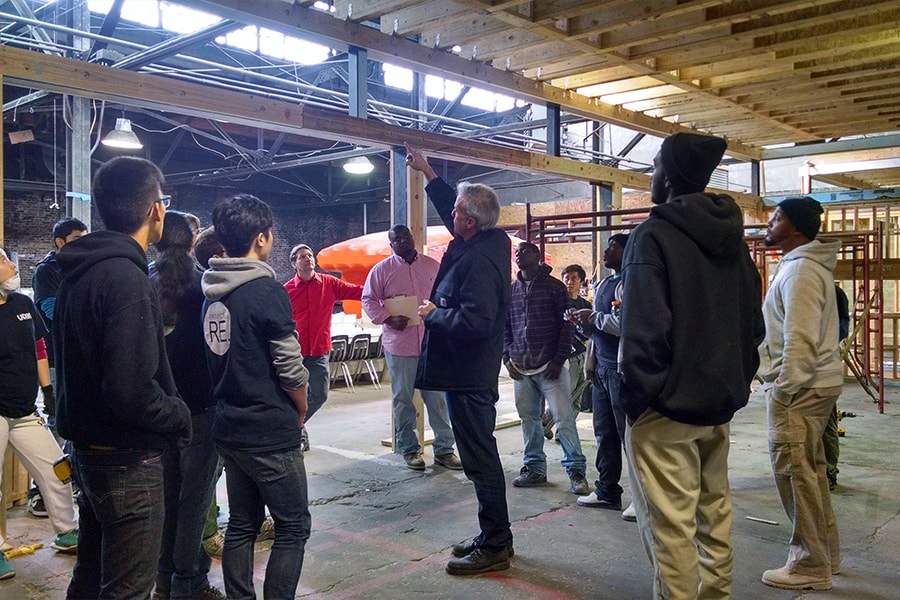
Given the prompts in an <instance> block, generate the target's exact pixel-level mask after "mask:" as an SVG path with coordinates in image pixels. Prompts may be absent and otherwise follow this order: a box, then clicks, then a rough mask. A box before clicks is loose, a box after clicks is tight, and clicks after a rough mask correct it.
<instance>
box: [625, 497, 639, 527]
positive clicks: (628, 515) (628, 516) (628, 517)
mask: <svg viewBox="0 0 900 600" xmlns="http://www.w3.org/2000/svg"><path fill="white" fill-rule="evenodd" d="M622 520H623V521H628V522H629V523H634V522H636V521H637V515H636V514H635V513H634V502H632V503H631V504H629V505H628V508H626V509H625V510H623V511H622Z"/></svg>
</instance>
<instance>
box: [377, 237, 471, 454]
mask: <svg viewBox="0 0 900 600" xmlns="http://www.w3.org/2000/svg"><path fill="white" fill-rule="evenodd" d="M388 239H389V240H390V242H391V250H392V252H393V254H392V255H391V256H389V257H388V258H386V259H384V260H383V261H381V262H379V263H378V264H376V265H375V266H374V267H372V270H371V271H370V272H369V276H368V277H367V278H366V285H365V287H363V293H362V305H363V309H365V311H366V314H368V315H369V318H370V319H372V322H373V323H375V324H376V325H381V343H382V345H383V347H384V358H385V361H386V362H387V367H388V372H389V373H390V376H391V394H392V396H393V410H394V430H395V436H394V437H395V439H396V444H397V446H396V450H397V451H398V452H399V453H400V454H402V455H403V459H404V460H405V461H406V466H407V467H409V468H410V469H412V470H414V471H423V470H425V461H424V459H423V458H422V447H421V446H420V445H419V438H418V436H417V435H416V408H415V406H414V405H413V390H414V388H415V380H416V366H417V364H418V362H419V351H420V350H421V348H422V337H423V336H424V334H425V328H424V327H423V325H422V321H421V319H420V318H419V315H418V313H417V310H418V307H419V305H420V304H422V303H423V302H425V301H427V300H428V297H429V295H430V294H431V288H432V286H433V285H434V279H435V277H436V276H437V272H438V268H439V266H440V265H439V264H438V262H437V261H436V260H434V259H433V258H429V257H428V256H425V255H424V254H420V253H419V252H417V251H416V247H415V242H414V240H413V236H412V232H410V230H409V228H408V227H407V226H406V225H394V226H393V227H392V228H391V229H390V231H388ZM420 393H421V394H422V399H423V400H424V402H425V407H426V408H427V409H428V420H429V422H430V424H431V429H432V430H433V431H434V462H435V464H438V465H441V466H443V467H446V468H448V469H453V470H460V469H462V463H460V462H459V459H458V458H457V457H456V455H455V454H454V453H453V443H454V439H453V430H452V429H451V428H450V417H449V415H448V414H447V402H446V400H445V399H444V394H442V393H441V392H436V391H427V390H420Z"/></svg>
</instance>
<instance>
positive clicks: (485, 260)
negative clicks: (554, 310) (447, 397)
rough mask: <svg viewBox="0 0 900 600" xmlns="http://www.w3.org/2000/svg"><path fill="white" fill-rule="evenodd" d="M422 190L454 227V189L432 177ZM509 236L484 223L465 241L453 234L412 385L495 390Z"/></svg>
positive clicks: (506, 294) (507, 293)
mask: <svg viewBox="0 0 900 600" xmlns="http://www.w3.org/2000/svg"><path fill="white" fill-rule="evenodd" d="M425 191H426V192H427V193H428V197H429V198H430V199H431V201H432V203H433V204H434V207H435V208H436V209H437V211H438V214H439V215H440V216H441V220H442V221H443V222H444V225H445V226H446V227H447V229H448V230H449V231H450V233H453V217H452V216H451V213H452V211H453V204H454V203H455V201H456V191H455V190H454V189H453V188H452V187H450V186H449V185H447V183H446V182H445V181H444V180H443V179H441V178H437V179H433V180H432V181H431V182H430V183H429V184H428V186H426V188H425ZM511 256H512V255H511V249H510V241H509V236H507V235H506V233H505V232H504V231H503V230H502V229H497V228H493V229H488V230H486V231H480V232H478V233H477V234H475V236H474V237H472V238H471V239H470V240H469V241H465V240H463V239H462V238H461V237H455V238H454V239H453V241H452V242H450V245H449V246H448V247H447V252H446V253H445V254H444V258H443V259H442V260H441V267H440V269H439V270H438V274H437V278H436V279H435V281H434V288H433V289H432V291H431V301H432V302H434V304H435V306H437V308H436V309H435V310H433V311H431V313H429V315H428V317H426V318H425V337H424V339H423V342H422V353H421V354H420V356H419V366H418V373H417V375H416V387H417V388H419V389H423V390H444V391H483V390H496V389H497V379H498V376H499V374H500V359H501V356H502V354H503V329H504V327H505V325H506V312H507V310H508V308H509V299H510V258H511Z"/></svg>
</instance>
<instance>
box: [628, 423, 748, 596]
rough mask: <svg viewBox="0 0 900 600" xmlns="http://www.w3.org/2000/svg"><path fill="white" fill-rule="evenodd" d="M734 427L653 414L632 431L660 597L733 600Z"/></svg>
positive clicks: (635, 490) (640, 510)
mask: <svg viewBox="0 0 900 600" xmlns="http://www.w3.org/2000/svg"><path fill="white" fill-rule="evenodd" d="M729 430H730V427H729V424H728V423H726V424H724V425H716V426H710V427H705V426H699V425H688V424H686V423H678V422H676V421H673V420H671V419H669V418H667V417H664V416H663V415H661V414H659V413H657V412H655V411H653V410H647V411H646V412H645V413H644V414H642V415H641V416H640V417H639V418H638V419H637V421H635V422H634V423H633V424H630V425H628V426H627V427H626V429H625V447H626V453H625V454H626V457H627V458H628V463H629V464H628V466H629V475H630V477H631V489H632V496H633V500H634V507H635V512H636V514H637V522H638V528H639V530H640V534H641V542H642V543H643V545H644V550H645V551H646V552H647V555H648V556H649V557H650V562H651V563H652V564H653V571H654V581H653V592H654V596H655V597H656V598H675V599H681V598H729V597H730V596H731V582H732V578H733V569H734V553H733V550H732V546H731V520H732V509H731V488H730V487H729V485H728V436H729Z"/></svg>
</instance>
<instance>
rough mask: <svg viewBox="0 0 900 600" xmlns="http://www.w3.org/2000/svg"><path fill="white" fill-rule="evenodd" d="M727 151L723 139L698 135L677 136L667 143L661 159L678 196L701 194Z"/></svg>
mask: <svg viewBox="0 0 900 600" xmlns="http://www.w3.org/2000/svg"><path fill="white" fill-rule="evenodd" d="M727 147H728V144H727V143H726V142H725V140H723V139H722V138H717V137H713V136H711V135H699V134H696V133H676V134H674V135H670V136H669V137H667V138H666V139H664V140H663V143H662V147H661V148H660V150H659V156H660V159H661V160H662V166H663V169H664V170H665V172H666V178H667V179H668V180H669V183H670V184H671V186H672V188H673V189H674V190H675V192H677V193H683V194H686V193H691V192H702V191H703V190H704V189H705V188H706V184H708V183H709V178H710V176H711V175H712V173H713V171H714V170H715V169H716V166H718V164H719V161H721V160H722V155H723V154H725V148H727Z"/></svg>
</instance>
